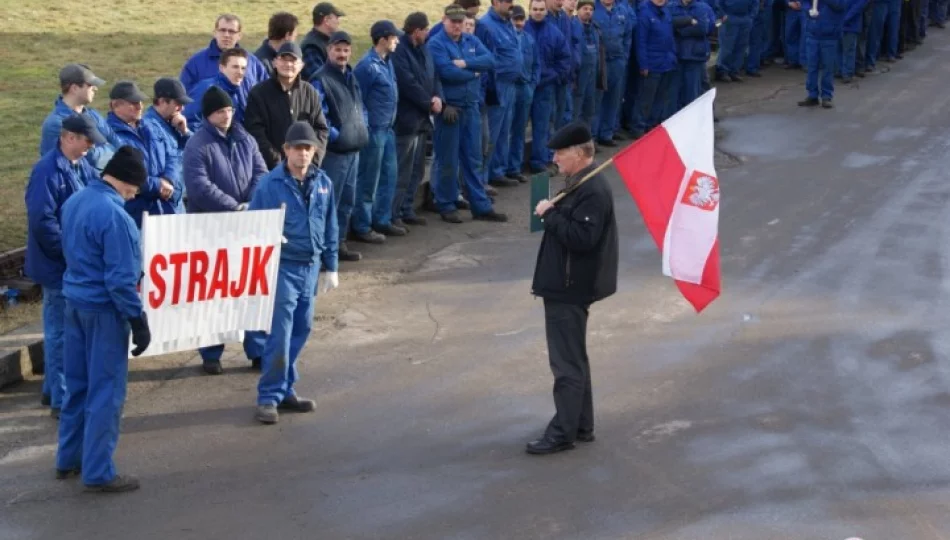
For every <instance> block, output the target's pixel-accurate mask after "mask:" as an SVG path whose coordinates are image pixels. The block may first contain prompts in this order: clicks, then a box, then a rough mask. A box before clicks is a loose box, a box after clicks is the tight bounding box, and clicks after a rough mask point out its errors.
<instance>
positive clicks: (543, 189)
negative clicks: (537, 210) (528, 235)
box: [528, 172, 551, 232]
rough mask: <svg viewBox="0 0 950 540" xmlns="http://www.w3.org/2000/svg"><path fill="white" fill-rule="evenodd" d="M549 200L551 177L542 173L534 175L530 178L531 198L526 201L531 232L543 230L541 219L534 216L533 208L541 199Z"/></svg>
mask: <svg viewBox="0 0 950 540" xmlns="http://www.w3.org/2000/svg"><path fill="white" fill-rule="evenodd" d="M550 198H551V176H550V175H549V174H548V173H546V172H543V173H541V174H536V175H534V176H532V177H531V198H530V200H529V201H528V202H529V204H530V207H529V208H528V215H530V216H531V232H538V231H541V230H544V224H543V223H541V218H539V217H538V216H536V215H535V214H534V207H535V206H537V205H538V203H539V202H541V201H542V200H543V199H550Z"/></svg>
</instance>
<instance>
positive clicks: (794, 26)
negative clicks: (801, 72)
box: [785, 8, 805, 66]
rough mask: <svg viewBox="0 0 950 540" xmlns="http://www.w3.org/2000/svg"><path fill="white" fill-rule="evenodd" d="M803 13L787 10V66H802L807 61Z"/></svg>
mask: <svg viewBox="0 0 950 540" xmlns="http://www.w3.org/2000/svg"><path fill="white" fill-rule="evenodd" d="M802 26H803V25H802V12H801V11H795V10H794V9H791V8H788V9H786V10H785V64H786V65H789V66H801V65H802V64H803V63H804V61H805V59H804V58H803V57H804V56H805V52H804V50H803V49H804V48H805V40H804V39H803V37H802Z"/></svg>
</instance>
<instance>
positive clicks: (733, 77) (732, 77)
mask: <svg viewBox="0 0 950 540" xmlns="http://www.w3.org/2000/svg"><path fill="white" fill-rule="evenodd" d="M729 80H730V81H732V82H743V79H742V77H740V76H738V75H729Z"/></svg>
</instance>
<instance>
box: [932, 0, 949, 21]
mask: <svg viewBox="0 0 950 540" xmlns="http://www.w3.org/2000/svg"><path fill="white" fill-rule="evenodd" d="M948 4H950V0H930V5H929V6H928V7H927V16H928V18H929V19H930V20H931V21H933V22H934V23H935V24H944V23H946V22H947V6H948Z"/></svg>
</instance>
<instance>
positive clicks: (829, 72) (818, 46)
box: [805, 37, 838, 99]
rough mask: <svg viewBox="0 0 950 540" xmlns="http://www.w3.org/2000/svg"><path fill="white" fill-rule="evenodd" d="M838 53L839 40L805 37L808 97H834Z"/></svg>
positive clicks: (806, 88)
mask: <svg viewBox="0 0 950 540" xmlns="http://www.w3.org/2000/svg"><path fill="white" fill-rule="evenodd" d="M837 53H838V41H837V40H834V39H814V38H809V37H806V38H805V59H806V62H807V69H808V73H807V75H806V76H805V90H807V91H808V97H810V98H819V97H820V98H821V99H832V98H834V96H835V88H834V76H835V63H836V57H837Z"/></svg>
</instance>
